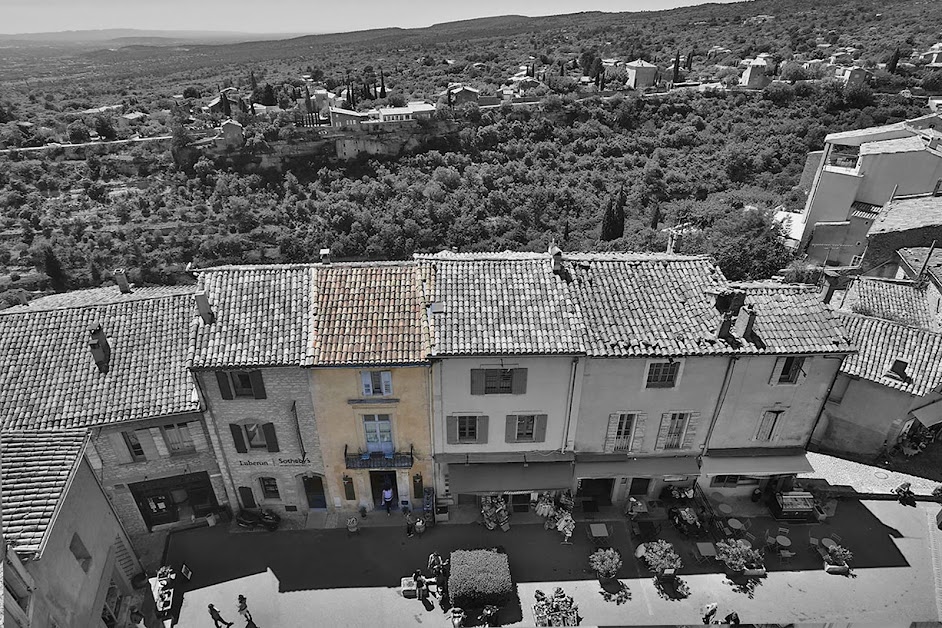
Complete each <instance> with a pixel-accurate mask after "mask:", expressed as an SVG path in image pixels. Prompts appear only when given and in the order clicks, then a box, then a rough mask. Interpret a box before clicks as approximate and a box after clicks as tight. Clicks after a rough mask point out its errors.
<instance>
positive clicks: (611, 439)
mask: <svg viewBox="0 0 942 628" xmlns="http://www.w3.org/2000/svg"><path fill="white" fill-rule="evenodd" d="M618 417H619V414H618V413H617V412H612V413H611V414H609V415H608V431H606V432H605V443H604V446H603V448H602V450H603V451H604V452H605V453H612V452H613V451H615V437H616V436H617V435H618Z"/></svg>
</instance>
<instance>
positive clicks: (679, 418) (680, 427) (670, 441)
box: [664, 412, 690, 449]
mask: <svg viewBox="0 0 942 628" xmlns="http://www.w3.org/2000/svg"><path fill="white" fill-rule="evenodd" d="M689 417H690V415H689V414H687V413H686V412H674V413H672V414H671V417H670V423H669V424H668V427H667V440H666V441H664V449H680V446H681V445H682V444H683V442H684V431H685V430H686V429H687V419H688V418H689Z"/></svg>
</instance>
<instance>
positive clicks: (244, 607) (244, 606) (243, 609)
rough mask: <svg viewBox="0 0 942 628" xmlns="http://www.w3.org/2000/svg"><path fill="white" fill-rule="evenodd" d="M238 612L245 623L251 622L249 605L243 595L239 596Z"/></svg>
mask: <svg viewBox="0 0 942 628" xmlns="http://www.w3.org/2000/svg"><path fill="white" fill-rule="evenodd" d="M238 602H239V614H240V615H242V619H244V620H245V623H246V625H249V624H251V623H252V613H250V612H249V605H248V602H247V601H246V599H245V596H244V595H240V596H239V600H238Z"/></svg>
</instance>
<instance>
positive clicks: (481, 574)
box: [448, 550, 514, 608]
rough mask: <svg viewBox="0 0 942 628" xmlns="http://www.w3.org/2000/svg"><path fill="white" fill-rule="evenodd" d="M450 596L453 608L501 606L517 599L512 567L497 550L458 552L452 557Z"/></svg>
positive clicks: (449, 582) (504, 555) (449, 578)
mask: <svg viewBox="0 0 942 628" xmlns="http://www.w3.org/2000/svg"><path fill="white" fill-rule="evenodd" d="M448 594H449V597H450V599H451V603H452V605H453V606H458V607H461V608H480V607H482V606H486V605H487V604H493V605H494V606H501V605H503V604H505V603H507V602H509V601H511V600H512V599H513V598H514V585H513V581H512V580H511V578H510V563H509V562H508V560H507V555H506V554H500V553H498V552H495V551H493V550H456V551H454V552H452V553H451V573H450V575H449V577H448Z"/></svg>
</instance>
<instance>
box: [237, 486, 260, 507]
mask: <svg viewBox="0 0 942 628" xmlns="http://www.w3.org/2000/svg"><path fill="white" fill-rule="evenodd" d="M239 501H240V502H242V507H243V508H258V506H257V505H256V504H255V495H254V494H253V493H252V489H251V488H249V487H248V486H240V487H239Z"/></svg>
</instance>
